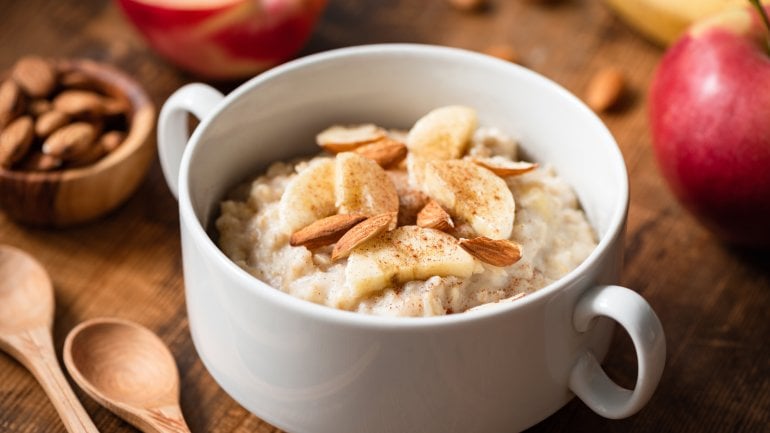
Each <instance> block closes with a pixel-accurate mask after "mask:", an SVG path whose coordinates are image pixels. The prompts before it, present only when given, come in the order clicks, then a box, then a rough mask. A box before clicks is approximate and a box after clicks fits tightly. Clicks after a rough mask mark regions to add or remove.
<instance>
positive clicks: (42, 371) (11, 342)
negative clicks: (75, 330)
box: [4, 327, 99, 433]
mask: <svg viewBox="0 0 770 433" xmlns="http://www.w3.org/2000/svg"><path fill="white" fill-rule="evenodd" d="M4 340H5V341H4V342H5V343H6V344H7V345H8V346H10V347H9V348H10V349H12V350H10V351H9V352H10V353H11V355H13V356H14V357H15V358H16V359H17V360H18V361H19V362H21V363H22V364H23V365H24V366H25V367H27V369H28V370H29V371H30V372H32V374H33V375H34V376H35V378H36V379H37V381H38V382H39V383H40V386H42V387H43V390H44V391H45V393H46V394H48V398H49V399H50V400H51V403H53V405H54V407H55V408H56V411H57V412H58V413H59V417H60V418H61V420H62V422H63V423H64V427H66V428H67V431H68V432H70V433H99V430H97V429H96V426H95V425H94V423H93V421H91V418H90V417H89V416H88V413H86V411H85V409H83V406H82V405H81V404H80V401H79V400H78V398H77V396H76V395H75V393H74V392H72V388H70V385H69V383H68V382H67V379H66V378H65V377H64V374H62V370H61V367H59V363H58V361H57V360H56V352H54V348H53V340H52V339H51V331H50V330H49V329H48V328H47V327H38V328H34V329H30V330H27V331H22V332H19V333H18V334H15V335H12V336H6V337H5V338H4Z"/></svg>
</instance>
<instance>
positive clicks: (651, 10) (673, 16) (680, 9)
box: [604, 0, 770, 46]
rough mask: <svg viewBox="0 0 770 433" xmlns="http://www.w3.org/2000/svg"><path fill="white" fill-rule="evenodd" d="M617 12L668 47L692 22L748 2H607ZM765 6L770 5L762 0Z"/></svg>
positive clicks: (630, 0) (747, 4) (768, 1)
mask: <svg viewBox="0 0 770 433" xmlns="http://www.w3.org/2000/svg"><path fill="white" fill-rule="evenodd" d="M604 2H605V3H606V4H607V5H608V6H609V7H610V8H611V9H612V10H614V11H615V13H616V14H617V15H618V16H619V17H620V18H621V19H623V20H624V21H625V22H626V23H628V24H629V25H630V26H631V27H633V28H635V29H636V30H638V31H639V32H640V33H642V34H643V35H644V36H646V37H647V38H648V39H650V40H652V41H653V42H655V43H657V44H659V45H662V46H667V45H669V44H671V43H672V42H674V41H675V40H676V39H677V38H678V37H679V35H681V34H682V32H684V30H685V29H686V28H687V27H688V26H689V25H690V24H691V23H693V22H695V21H698V20H700V19H702V18H705V17H706V16H708V15H711V14H714V13H716V12H719V11H721V10H723V9H726V8H730V7H735V6H736V5H738V6H740V5H746V6H749V2H748V1H746V0H604ZM762 3H765V4H767V3H770V0H763V1H762Z"/></svg>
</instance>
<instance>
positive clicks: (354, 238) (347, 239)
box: [332, 212, 397, 260]
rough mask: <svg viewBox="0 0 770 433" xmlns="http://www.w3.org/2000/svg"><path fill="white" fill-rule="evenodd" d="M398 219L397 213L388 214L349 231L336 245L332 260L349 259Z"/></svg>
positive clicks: (373, 218) (372, 218)
mask: <svg viewBox="0 0 770 433" xmlns="http://www.w3.org/2000/svg"><path fill="white" fill-rule="evenodd" d="M396 218H397V212H386V213H382V214H379V215H375V216H373V217H370V218H367V219H366V220H365V221H363V222H361V223H359V224H358V225H356V226H354V227H353V228H352V229H350V230H348V232H347V233H345V234H344V235H343V236H342V237H341V238H340V239H339V240H338V241H337V244H336V245H334V249H333V250H332V260H338V259H341V258H343V257H347V256H348V255H349V254H350V252H351V251H353V249H354V248H355V247H357V246H359V245H361V244H363V243H364V242H366V241H368V240H369V239H371V238H373V237H375V236H377V235H378V234H380V233H383V232H385V231H386V230H387V229H388V226H390V225H391V223H392V222H393V221H395V220H396Z"/></svg>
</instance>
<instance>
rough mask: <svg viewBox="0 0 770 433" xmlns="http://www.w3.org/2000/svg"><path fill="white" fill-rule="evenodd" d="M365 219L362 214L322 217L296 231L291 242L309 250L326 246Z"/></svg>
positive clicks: (292, 244)
mask: <svg viewBox="0 0 770 433" xmlns="http://www.w3.org/2000/svg"><path fill="white" fill-rule="evenodd" d="M365 219H366V216H365V215H361V214H352V215H350V214H342V215H332V216H330V217H326V218H322V219H320V220H318V221H316V222H314V223H312V224H310V225H309V226H307V227H304V228H302V229H300V230H297V231H296V232H294V234H292V235H291V239H290V240H289V244H290V245H291V246H294V247H296V246H303V247H305V248H307V249H309V250H314V249H316V248H321V247H325V246H327V245H331V244H333V243H335V242H337V241H338V240H339V239H340V238H341V237H342V235H344V234H345V233H346V232H347V231H348V230H350V229H351V228H353V226H355V225H356V224H358V223H360V222H361V221H363V220H365Z"/></svg>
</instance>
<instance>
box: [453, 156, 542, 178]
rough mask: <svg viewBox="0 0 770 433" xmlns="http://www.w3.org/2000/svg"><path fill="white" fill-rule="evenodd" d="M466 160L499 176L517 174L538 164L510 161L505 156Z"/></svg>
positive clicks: (525, 171) (528, 170) (530, 169)
mask: <svg viewBox="0 0 770 433" xmlns="http://www.w3.org/2000/svg"><path fill="white" fill-rule="evenodd" d="M468 160H469V161H471V162H473V163H474V164H476V165H480V166H482V167H484V168H486V169H488V170H490V171H491V172H492V173H494V174H496V175H498V176H500V177H508V176H518V175H520V174H524V173H527V172H530V171H532V170H534V169H536V168H537V167H538V164H537V163H535V162H526V161H510V160H508V159H506V158H496V157H492V158H468Z"/></svg>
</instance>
